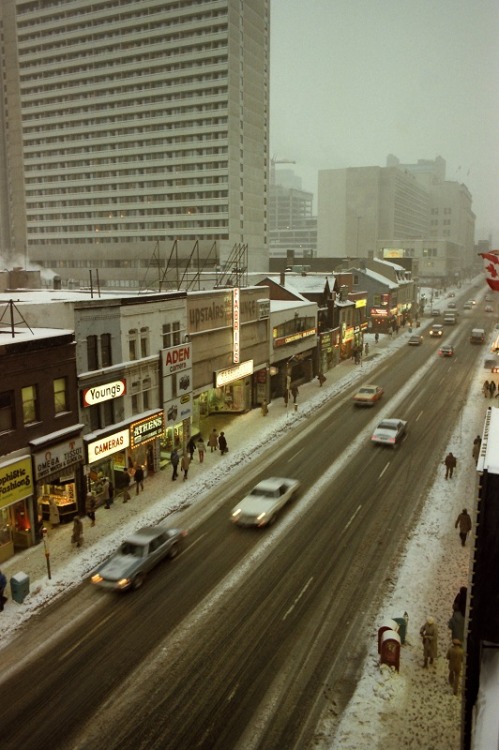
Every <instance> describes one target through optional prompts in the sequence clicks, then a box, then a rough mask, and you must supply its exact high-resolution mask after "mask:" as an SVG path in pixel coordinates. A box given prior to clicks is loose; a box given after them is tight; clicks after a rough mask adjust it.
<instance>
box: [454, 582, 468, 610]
mask: <svg viewBox="0 0 499 750" xmlns="http://www.w3.org/2000/svg"><path fill="white" fill-rule="evenodd" d="M467 597H468V589H467V588H466V586H461V588H460V589H459V591H458V592H457V594H456V598H455V599H454V601H453V603H452V611H453V612H455V611H456V610H457V611H458V612H461V614H462V616H463V617H464V616H465V614H466V599H467Z"/></svg>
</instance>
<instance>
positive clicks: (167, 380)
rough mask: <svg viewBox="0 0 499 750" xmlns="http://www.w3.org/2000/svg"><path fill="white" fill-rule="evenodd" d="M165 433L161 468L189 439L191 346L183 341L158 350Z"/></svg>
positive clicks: (161, 449) (162, 441)
mask: <svg viewBox="0 0 499 750" xmlns="http://www.w3.org/2000/svg"><path fill="white" fill-rule="evenodd" d="M161 375H162V393H163V411H164V414H165V422H166V427H165V432H164V435H163V437H162V439H161V443H160V451H161V454H160V463H161V468H163V467H165V466H166V465H167V464H168V462H169V461H170V456H171V452H172V451H173V450H174V449H175V450H177V451H179V452H182V450H183V448H184V446H185V444H186V443H187V442H188V440H189V437H190V421H191V416H192V346H191V344H190V343H189V342H185V343H183V344H181V345H179V346H172V347H170V348H168V349H163V350H162V351H161Z"/></svg>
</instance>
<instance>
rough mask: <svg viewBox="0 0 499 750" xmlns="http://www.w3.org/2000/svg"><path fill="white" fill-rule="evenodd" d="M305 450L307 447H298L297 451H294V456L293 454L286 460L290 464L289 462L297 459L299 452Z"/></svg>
mask: <svg viewBox="0 0 499 750" xmlns="http://www.w3.org/2000/svg"><path fill="white" fill-rule="evenodd" d="M303 450H305V447H303V448H299V449H298V450H297V451H295V453H294V456H292V457H291V458H288V460H287V462H286V463H288V464H289V463H292V461H294V460H295V458H296V457H297V455H298V454H299V453H301V452H302V451H303Z"/></svg>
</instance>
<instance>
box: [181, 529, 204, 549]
mask: <svg viewBox="0 0 499 750" xmlns="http://www.w3.org/2000/svg"><path fill="white" fill-rule="evenodd" d="M205 536H208V532H207V531H205V532H204V533H203V534H200V535H199V536H198V537H197V538H196V539H194V540H193V541H192V542H189V544H188V545H187V546H186V550H188V549H191V547H194V546H195V545H196V544H198V542H200V541H201V539H204V537H205Z"/></svg>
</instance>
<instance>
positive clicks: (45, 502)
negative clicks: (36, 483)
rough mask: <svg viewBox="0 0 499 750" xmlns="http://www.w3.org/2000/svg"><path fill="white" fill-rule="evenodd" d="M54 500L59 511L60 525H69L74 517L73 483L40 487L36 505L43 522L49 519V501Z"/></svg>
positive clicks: (74, 491) (74, 497) (74, 496)
mask: <svg viewBox="0 0 499 750" xmlns="http://www.w3.org/2000/svg"><path fill="white" fill-rule="evenodd" d="M51 499H54V500H55V504H56V505H57V509H58V511H59V519H60V523H70V522H71V521H72V520H73V518H74V517H75V515H76V511H77V508H76V486H75V483H74V481H72V482H64V483H62V484H43V485H41V496H40V497H39V500H38V503H39V505H40V509H41V512H42V518H43V520H44V521H48V520H49V517H50V500H51Z"/></svg>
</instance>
